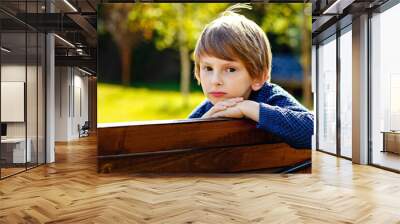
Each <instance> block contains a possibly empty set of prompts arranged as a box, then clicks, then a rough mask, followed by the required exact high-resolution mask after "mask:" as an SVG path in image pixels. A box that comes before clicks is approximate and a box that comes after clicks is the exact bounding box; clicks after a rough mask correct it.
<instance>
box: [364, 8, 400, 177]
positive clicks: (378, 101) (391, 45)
mask: <svg viewBox="0 0 400 224" xmlns="http://www.w3.org/2000/svg"><path fill="white" fill-rule="evenodd" d="M398 21H400V5H396V6H394V7H392V8H390V9H388V10H386V11H384V12H382V13H380V14H375V15H374V16H373V17H372V19H371V26H372V27H371V29H372V32H371V33H372V37H371V39H372V43H371V44H372V46H371V47H372V48H371V60H372V72H371V100H370V103H371V107H370V108H371V111H370V112H371V115H370V116H371V121H372V124H371V138H372V139H371V140H372V155H371V156H372V163H373V164H375V165H379V166H384V167H387V168H391V169H396V170H400V156H399V154H396V153H393V152H391V151H388V150H387V149H386V148H385V146H384V133H385V132H389V133H390V132H391V131H400V103H399V102H400V100H399V96H400V63H399V61H398V52H400V45H399V42H398V40H399V39H400V32H398V30H397V29H396V28H395V27H397V25H398V24H397V23H398ZM398 135H399V136H398V137H400V133H399V134H398ZM397 147H398V146H397Z"/></svg>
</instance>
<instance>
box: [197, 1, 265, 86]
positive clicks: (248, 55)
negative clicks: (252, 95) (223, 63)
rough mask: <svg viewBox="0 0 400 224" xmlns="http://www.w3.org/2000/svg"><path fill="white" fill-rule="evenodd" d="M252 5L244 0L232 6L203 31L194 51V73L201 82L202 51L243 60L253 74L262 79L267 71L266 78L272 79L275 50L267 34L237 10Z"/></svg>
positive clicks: (203, 53)
mask: <svg viewBox="0 0 400 224" xmlns="http://www.w3.org/2000/svg"><path fill="white" fill-rule="evenodd" d="M246 6H247V7H246ZM249 7H250V6H248V5H245V6H243V4H241V5H234V6H233V7H230V8H228V9H227V10H226V11H225V12H223V13H222V15H221V16H220V17H219V18H217V19H215V20H213V21H212V22H211V23H209V24H208V25H206V27H205V28H204V30H203V31H202V33H201V35H200V38H199V39H198V40H197V44H196V48H195V50H194V53H193V56H194V61H195V71H194V74H195V76H196V79H197V81H198V82H199V83H200V65H199V63H200V57H201V56H202V55H208V56H214V57H217V58H221V59H223V60H228V61H232V60H240V61H241V62H242V63H243V64H244V66H245V67H246V69H247V71H248V72H249V74H250V76H251V78H253V79H261V78H262V77H263V74H264V73H266V75H267V77H266V80H267V81H269V80H270V74H271V61H272V53H271V47H270V44H269V41H268V38H267V35H266V34H265V32H264V31H263V30H262V29H261V28H260V27H259V26H258V25H257V24H256V23H255V22H253V21H252V20H249V19H247V18H246V17H245V16H243V15H240V14H237V13H236V12H235V10H236V9H238V8H249Z"/></svg>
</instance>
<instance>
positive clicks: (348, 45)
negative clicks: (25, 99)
mask: <svg viewBox="0 0 400 224" xmlns="http://www.w3.org/2000/svg"><path fill="white" fill-rule="evenodd" d="M352 76H353V72H352V32H351V26H348V27H347V28H345V29H344V30H343V31H342V35H341V36H340V154H341V155H342V156H344V157H348V158H351V156H352V155H351V154H352V150H351V141H352V138H351V136H352V125H351V124H352V96H353V94H352Z"/></svg>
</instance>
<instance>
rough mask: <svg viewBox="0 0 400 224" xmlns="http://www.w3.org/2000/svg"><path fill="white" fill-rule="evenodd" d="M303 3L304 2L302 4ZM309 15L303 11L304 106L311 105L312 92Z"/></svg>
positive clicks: (302, 62)
mask: <svg viewBox="0 0 400 224" xmlns="http://www.w3.org/2000/svg"><path fill="white" fill-rule="evenodd" d="M303 5H304V4H303ZM305 7H307V6H303V11H304V12H305V11H306V8H305ZM308 17H309V15H308V14H306V13H304V17H303V31H302V40H303V41H302V46H301V52H302V53H301V66H302V68H303V85H302V88H303V103H304V105H305V106H306V107H308V108H311V107H312V104H313V103H312V94H311V78H310V77H311V68H310V67H311V60H310V58H311V33H310V30H309V28H308V26H309V24H308V23H309V20H308Z"/></svg>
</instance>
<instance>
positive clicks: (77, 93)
mask: <svg viewBox="0 0 400 224" xmlns="http://www.w3.org/2000/svg"><path fill="white" fill-rule="evenodd" d="M83 75H84V74H83V73H82V72H80V71H79V70H78V69H76V68H72V67H56V92H55V120H56V121H55V123H56V133H55V140H56V141H69V140H73V139H77V138H78V137H79V132H78V124H79V125H81V126H82V125H83V124H84V122H85V121H87V120H88V78H87V77H86V76H83Z"/></svg>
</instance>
